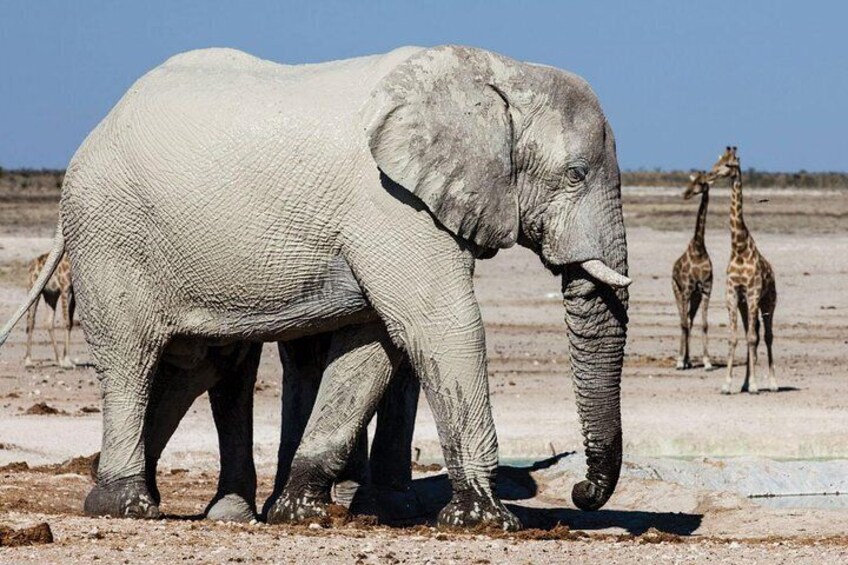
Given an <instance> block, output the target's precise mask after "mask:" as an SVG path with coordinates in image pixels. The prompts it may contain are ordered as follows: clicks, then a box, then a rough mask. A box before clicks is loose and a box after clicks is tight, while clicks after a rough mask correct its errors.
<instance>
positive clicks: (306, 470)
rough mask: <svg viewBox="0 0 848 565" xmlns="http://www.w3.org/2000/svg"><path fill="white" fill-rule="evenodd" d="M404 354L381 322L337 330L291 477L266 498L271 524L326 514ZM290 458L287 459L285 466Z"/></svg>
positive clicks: (333, 335)
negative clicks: (333, 489) (336, 483)
mask: <svg viewBox="0 0 848 565" xmlns="http://www.w3.org/2000/svg"><path fill="white" fill-rule="evenodd" d="M398 357H399V352H398V351H397V350H396V349H395V348H394V346H393V345H392V344H391V342H390V340H389V338H388V335H387V334H386V332H385V329H383V328H382V326H380V325H378V324H374V325H369V326H356V327H349V328H344V329H342V330H339V331H337V332H335V333H334V334H332V337H331V341H330V344H329V349H328V350H327V367H326V369H325V370H324V374H323V379H322V380H321V384H320V387H319V389H318V394H317V398H316V399H315V407H314V409H312V412H311V416H310V417H309V421H308V423H307V425H306V430H305V431H304V434H303V439H302V441H301V442H300V445H299V446H298V448H297V451H296V453H295V456H294V460H293V461H292V464H291V470H290V473H289V477H288V481H287V483H286V486H285V488H284V489H283V491H282V493H281V494H280V495H279V497H273V496H272V498H271V499H269V500H268V502H267V503H266V508H267V509H268V512H267V520H268V523H272V524H273V523H280V522H297V521H301V520H305V519H308V518H311V517H314V516H322V515H324V514H325V513H326V506H327V505H328V504H329V503H330V502H331V497H330V488H331V486H332V484H333V482H334V481H335V480H336V479H337V478H339V477H340V475H341V474H342V472H343V471H344V470H345V467H346V465H347V464H348V461H349V460H350V456H351V453H352V451H353V450H354V448H355V447H356V446H357V445H358V444H360V443H361V437H362V435H361V434H362V432H363V431H364V429H365V426H366V425H367V423H368V421H369V420H370V419H371V417H372V416H373V415H374V411H375V410H376V408H377V403H378V402H379V400H380V398H381V397H382V396H383V393H384V391H385V389H386V386H387V385H388V383H389V380H390V378H391V375H392V373H393V369H394V364H395V363H396V362H397V358H398ZM284 396H285V393H284ZM281 453H282V448H281ZM284 463H285V462H284V461H282V460H281V462H280V464H281V466H282V465H283V464H284Z"/></svg>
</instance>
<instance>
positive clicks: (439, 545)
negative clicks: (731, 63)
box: [0, 188, 848, 563]
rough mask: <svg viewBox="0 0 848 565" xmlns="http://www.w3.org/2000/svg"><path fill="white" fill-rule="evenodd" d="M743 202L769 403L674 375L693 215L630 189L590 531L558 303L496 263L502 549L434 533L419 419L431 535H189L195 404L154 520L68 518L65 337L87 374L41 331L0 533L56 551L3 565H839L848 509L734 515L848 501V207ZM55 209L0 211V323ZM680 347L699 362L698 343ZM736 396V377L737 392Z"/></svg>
mask: <svg viewBox="0 0 848 565" xmlns="http://www.w3.org/2000/svg"><path fill="white" fill-rule="evenodd" d="M711 194H712V196H713V198H712V199H711V200H712V201H711V206H710V209H711V214H710V217H709V220H708V226H707V246H708V249H709V251H710V253H711V255H712V258H713V263H714V265H715V270H716V284H715V289H716V290H715V291H714V295H713V300H712V304H711V308H710V318H711V321H712V325H711V329H712V331H711V335H712V342H711V351H712V353H713V358H714V361H723V360H724V359H723V358H724V356H725V355H726V351H727V344H726V337H727V335H726V334H727V313H726V309H725V307H724V299H723V293H722V290H721V289H722V288H723V284H724V274H723V273H724V266H725V264H726V261H727V257H728V254H729V253H728V247H729V239H728V238H729V235H728V233H727V231H726V225H727V219H726V211H727V209H728V197H727V194H726V193H725V192H723V191H722V189H719V188H716V189H714V191H713V193H711ZM745 196H746V220H747V222H748V224H749V227H750V228H751V230H752V232H753V233H754V236H755V238H756V240H757V243H758V245H759V247H760V249H761V251H762V252H763V254H764V255H765V256H766V257H767V258H768V259H769V261H770V262H771V263H772V264H773V266H774V268H775V271H776V274H777V284H778V307H777V312H776V323H775V353H776V359H777V375H778V379H779V381H780V385H781V387H782V389H781V392H779V393H776V394H775V393H764V394H760V395H759V396H750V395H747V394H735V395H732V396H729V397H728V396H721V395H719V394H718V391H719V388H720V385H721V381H722V379H723V377H724V372H723V370H722V369H719V370H717V371H714V372H704V371H703V370H702V369H701V368H698V367H696V368H695V369H692V370H689V371H683V372H677V371H675V370H674V354H675V351H676V348H677V340H678V331H679V330H678V328H677V324H678V323H677V315H676V312H675V306H674V300H673V297H672V293H671V287H670V284H671V283H670V272H671V265H672V263H673V261H674V259H675V258H676V257H677V256H678V255H679V254H680V253H682V251H683V250H684V249H685V247H686V244H687V243H688V240H689V238H690V237H691V230H692V228H693V227H694V226H693V222H694V214H695V209H696V206H695V205H692V204H691V203H686V202H684V201H683V200H682V199H681V198H680V197H679V194H678V192H677V191H673V190H659V189H657V190H648V189H625V215H626V221H627V222H628V237H629V243H630V257H631V275H632V277H633V278H634V280H635V281H636V282H635V283H634V285H633V287H632V295H631V296H632V307H631V320H632V325H631V330H630V338H629V343H628V351H627V358H626V361H625V371H624V376H623V384H622V388H623V391H622V394H623V397H622V411H623V423H624V433H625V453H624V457H625V465H624V469H623V474H622V479H621V481H620V483H619V487H618V489H617V491H616V494H615V495H614V496H613V498H612V499H611V500H610V502H609V503H608V504H607V506H606V507H605V508H604V509H603V510H601V511H598V512H592V513H586V512H580V511H578V510H575V509H574V507H573V505H572V504H571V502H570V490H571V485H572V484H573V482H574V480H575V479H576V478H577V477H579V476H580V475H581V474H582V470H583V469H582V466H583V462H582V456H581V454H580V451H581V438H580V434H579V428H578V425H577V419H576V413H575V408H574V398H573V393H572V391H571V386H570V383H569V381H568V378H567V371H568V358H567V354H566V348H567V344H566V343H565V339H564V335H563V331H562V326H561V324H562V308H561V305H560V300H559V296H558V290H559V285H558V284H557V283H556V281H555V280H554V279H553V278H552V277H550V276H549V275H546V274H545V272H544V271H543V270H542V268H541V266H540V265H539V264H538V259H536V258H535V257H534V256H532V255H531V254H529V253H527V252H525V251H522V250H510V251H507V252H504V253H501V254H499V255H498V257H496V258H494V259H492V260H490V261H485V262H481V263H480V264H479V267H478V272H477V275H476V288H477V293H478V297H479V298H480V302H481V304H482V309H483V316H484V319H485V321H486V325H487V336H488V340H487V341H488V348H489V355H490V359H491V361H490V368H489V369H490V384H491V389H492V402H493V406H494V413H495V420H496V424H497V427H498V435H499V440H500V446H501V458H502V461H501V464H502V467H501V470H500V473H499V483H498V489H499V493H500V495H501V496H502V497H503V498H504V499H505V500H506V501H507V503H508V504H509V505H510V506H511V508H513V509H514V510H515V511H516V512H517V513H518V514H519V515H520V516H521V518H522V519H523V521H524V523H525V524H526V525H528V526H529V527H531V528H532V529H530V530H527V531H525V532H521V533H519V534H509V535H507V534H503V533H500V532H486V531H483V532H470V533H467V532H466V533H462V532H440V531H437V530H435V529H434V528H432V521H433V519H434V517H435V515H436V512H437V511H438V508H439V506H440V505H441V504H444V502H446V500H447V497H448V496H449V491H448V485H447V482H446V479H445V477H444V474H443V473H442V471H441V469H440V465H439V464H440V463H441V456H440V453H439V449H438V440H437V436H436V431H435V426H434V424H433V421H432V417H431V415H430V413H429V411H428V409H427V407H426V405H425V404H422V406H421V410H420V414H419V425H418V427H417V430H416V437H415V442H414V443H415V447H416V448H417V449H418V450H419V454H420V455H419V456H420V462H421V463H422V465H419V466H416V473H415V476H416V481H415V488H416V490H417V491H418V492H419V495H420V496H421V497H423V498H424V499H425V500H427V502H428V513H427V515H425V516H422V517H418V518H416V519H414V520H412V521H411V522H410V523H407V524H405V525H403V526H400V525H394V526H369V525H363V523H362V522H353V523H347V524H344V523H341V522H337V523H336V524H330V525H329V527H325V526H326V524H325V525H320V524H316V525H314V526H306V525H304V526H296V527H294V526H291V527H280V526H273V527H272V526H266V525H264V524H254V525H233V524H216V523H209V522H207V521H201V520H198V519H197V517H198V515H199V514H200V512H201V511H202V510H203V508H204V507H205V505H206V503H207V501H208V498H209V497H210V496H212V494H213V492H214V489H215V482H216V479H217V444H216V439H215V432H214V428H213V425H212V419H211V414H210V411H209V408H208V402H207V400H206V398H205V397H202V398H201V399H199V400H198V402H197V403H196V404H195V406H194V407H193V408H192V410H191V411H190V413H189V414H188V416H187V417H186V420H185V421H184V422H183V424H182V425H181V427H180V429H179V430H178V431H177V433H176V435H175V436H174V438H173V440H172V442H171V444H170V445H169V446H168V448H167V450H166V452H165V454H164V458H163V462H162V465H161V469H162V470H161V478H160V484H161V487H162V492H163V505H162V510H163V511H164V512H165V513H167V515H168V517H167V518H166V519H164V520H158V521H152V522H139V521H127V520H113V519H91V518H86V517H84V516H82V512H81V509H82V500H83V498H84V496H85V494H86V493H87V491H88V489H89V488H90V486H91V483H90V479H89V478H88V462H87V460H85V459H84V457H85V456H88V455H90V454H92V453H94V452H96V451H97V450H98V449H99V441H100V414H99V413H98V407H99V395H98V389H97V386H96V383H95V377H94V373H93V371H92V369H91V368H90V367H87V366H85V365H84V363H85V362H87V360H88V355H87V352H86V350H85V345H84V344H83V342H82V339H81V335H80V333H79V332H78V331H75V335H74V343H73V357H76V358H77V360H78V361H79V362H80V363H83V366H81V367H79V368H77V369H75V370H73V371H62V370H61V369H59V368H58V367H56V366H54V365H52V364H51V363H50V362H49V358H50V357H51V356H52V351H51V348H50V346H49V344H48V342H47V335H46V332H43V331H42V332H40V333H39V334H38V339H37V341H38V343H37V345H36V348H35V357H36V358H37V359H40V360H43V361H42V362H41V363H40V364H39V365H38V366H37V367H35V368H33V369H30V370H25V369H24V368H23V366H22V364H21V359H22V358H23V352H24V346H25V335H24V331H23V327H22V326H21V327H19V328H18V329H17V330H16V331H15V332H14V333H13V335H12V337H11V338H10V341H9V343H8V344H7V345H6V346H5V347H4V348H3V350H2V351H0V532H2V531H3V528H13V529H19V528H24V527H27V526H33V525H36V524H38V523H41V522H46V523H48V524H49V526H50V529H51V531H52V535H53V538H54V541H53V543H48V544H40V545H30V546H20V547H3V546H0V563H26V562H34V563H58V562H61V563H69V562H94V561H97V562H103V563H147V562H156V563H158V562H170V563H176V562H205V563H228V562H234V563H238V562H271V563H309V562H316V563H355V562H362V563H426V562H428V561H429V562H433V563H437V562H438V563H442V562H444V563H449V562H456V563H501V562H507V563H557V562H576V563H580V562H609V563H632V562H636V561H663V562H693V563H701V562H728V563H760V562H774V563H812V562H818V563H839V562H848V536H846V526H845V524H846V523H848V520H846V518H848V501H847V500H846V497H844V496H842V497H789V498H774V499H762V500H760V499H750V498H748V495H751V494H791V493H798V492H801V491H803V492H807V493H811V492H826V491H827V492H829V491H834V490H839V489H842V492H845V491H848V484H846V483H848V434H846V433H845V430H846V429H848V410H846V408H848V378H846V377H848V368H846V364H845V358H846V352H848V318H846V312H848V293H846V292H845V290H844V286H845V281H846V280H848V221H845V220H846V219H848V192H845V191H833V192H817V193H815V194H812V195H811V194H808V193H802V192H799V191H791V190H780V191H755V190H746V192H745ZM4 205H5V204H0V208H2V207H3V206H4ZM51 207H53V208H55V202H53V201H50V200H44V199H39V200H37V201H34V202H33V203H32V205H31V207H30V208H32V210H30V211H31V213H29V214H24V215H19V216H16V215H6V214H3V211H2V210H0V218H2V219H3V222H0V319H3V320H5V319H6V318H7V317H8V316H9V315H10V314H11V312H12V310H13V309H14V308H15V306H16V305H17V304H18V303H19V302H20V301H21V300H22V299H23V296H24V292H25V290H24V288H23V284H24V283H23V281H24V280H25V279H26V275H25V268H24V267H23V265H24V264H25V261H26V260H28V259H30V258H32V257H34V256H35V255H37V254H39V253H41V252H43V251H44V250H45V249H47V248H48V247H49V243H50V242H49V240H50V235H51V233H52V227H51V226H50V224H49V218H50V217H51ZM52 213H55V212H52ZM16 218H17V219H16ZM40 314H41V316H40V319H41V320H43V319H44V316H45V314H44V312H43V311H42V312H41V313H40ZM693 333H694V334H695V337H694V339H693V344H692V349H693V351H696V352H697V351H700V341H699V339H700V336H699V332H697V331H696V332H693ZM740 350H741V348H740ZM740 356H741V352H740ZM739 361H742V359H741V357H739V358H738V359H737V362H739ZM741 376H742V372H741V370H740V371H738V372H737V378H736V381H735V387H736V388H738V387H739V386H740V385H741ZM279 377H280V376H279V366H278V362H277V360H276V352H275V350H274V348H272V347H267V348H266V351H265V355H264V356H263V361H262V365H261V368H260V375H259V379H260V381H259V383H258V385H257V392H256V395H257V403H256V449H255V453H256V459H257V463H258V469H259V474H260V487H259V501H260V503H261V501H263V500H264V497H265V496H267V495H268V493H269V492H270V489H271V485H272V477H273V471H274V467H273V465H274V463H273V462H274V457H275V454H276V448H277V434H278V426H279V414H278V410H279V408H278V407H279V398H278V397H279V391H280V383H279ZM573 452H577V453H576V454H574V453H573ZM553 454H556V455H557V456H556V457H552V455H553ZM73 458H77V459H73ZM69 460H70V461H69ZM66 462H67V463H66ZM24 463H25V464H24ZM558 524H559V525H558ZM2 539H6V538H5V537H3V536H0V540H2Z"/></svg>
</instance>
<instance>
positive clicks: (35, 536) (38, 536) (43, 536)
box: [0, 522, 53, 547]
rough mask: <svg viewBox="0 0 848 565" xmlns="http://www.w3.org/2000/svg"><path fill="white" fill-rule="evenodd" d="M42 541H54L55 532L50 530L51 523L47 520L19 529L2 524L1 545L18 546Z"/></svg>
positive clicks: (0, 531) (0, 532)
mask: <svg viewBox="0 0 848 565" xmlns="http://www.w3.org/2000/svg"><path fill="white" fill-rule="evenodd" d="M41 543H53V532H52V531H51V530H50V525H49V524H47V522H42V523H40V524H36V525H35V526H32V527H29V528H21V529H19V530H14V529H12V528H7V527H5V526H0V547H17V546H21V545H36V544H41Z"/></svg>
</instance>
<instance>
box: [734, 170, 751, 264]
mask: <svg viewBox="0 0 848 565" xmlns="http://www.w3.org/2000/svg"><path fill="white" fill-rule="evenodd" d="M732 180H733V189H732V191H731V193H730V237H731V249H732V250H733V251H740V250H743V249H745V248H746V247H748V240H749V238H750V237H749V234H748V228H747V227H746V226H745V218H744V217H743V215H742V173H741V171H737V172H736V174H735V175H733V177H732Z"/></svg>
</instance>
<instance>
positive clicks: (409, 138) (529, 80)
mask: <svg viewBox="0 0 848 565" xmlns="http://www.w3.org/2000/svg"><path fill="white" fill-rule="evenodd" d="M363 116H364V119H365V124H366V133H367V136H368V144H369V147H370V150H371V154H372V156H373V158H374V160H375V161H376V163H377V165H378V166H379V168H380V170H381V171H382V172H383V173H384V174H385V175H386V176H388V177H389V178H390V179H391V180H392V181H394V182H395V183H397V184H399V185H401V186H402V187H404V188H405V189H406V190H408V191H410V192H411V193H412V194H414V195H415V196H417V197H418V198H419V199H420V200H421V201H422V202H423V203H424V205H425V206H427V207H428V208H429V210H430V211H431V212H432V214H433V216H434V217H435V218H436V219H437V220H438V221H439V222H440V223H441V224H442V225H443V226H444V227H445V228H447V229H448V230H450V231H451V232H453V233H454V234H455V235H457V236H458V237H460V238H462V239H464V240H466V241H468V242H471V243H473V244H474V245H476V246H477V247H478V248H479V249H480V250H481V251H482V252H487V251H488V252H490V253H491V252H494V251H496V250H497V249H499V248H506V247H510V246H512V245H513V244H515V243H516V242H519V243H520V244H522V245H524V246H526V247H529V248H531V249H533V250H534V251H535V252H536V253H537V254H538V255H539V256H540V257H541V259H542V261H543V263H544V264H545V265H546V266H547V267H548V268H549V269H550V270H551V271H553V272H554V273H556V274H559V275H561V276H562V292H563V298H564V304H565V320H566V325H567V327H568V336H569V343H570V351H571V364H572V370H573V375H574V386H575V392H576V397H577V407H578V412H579V415H580V419H581V421H582V426H583V435H584V444H585V446H586V456H587V461H588V473H587V477H586V480H585V481H581V482H580V483H578V484H577V485H575V487H574V491H573V493H572V498H573V500H574V502H575V504H576V505H577V506H578V507H580V508H582V509H585V510H594V509H597V508H600V507H601V506H602V505H603V504H604V503H605V502H606V501H607V500H608V499H609V497H610V495H611V494H612V492H613V490H614V489H615V485H616V482H617V481H618V476H619V471H620V467H621V448H622V445H621V415H620V403H619V396H620V380H621V367H622V360H623V356H624V344H625V337H626V326H627V302H628V294H627V290H626V287H627V285H628V284H629V283H630V280H629V279H628V278H627V276H626V275H627V244H626V241H625V233H624V221H623V218H622V213H621V180H620V175H619V169H618V162H617V159H616V152H615V142H614V140H613V135H612V130H611V129H610V126H609V124H608V123H607V121H606V118H605V117H604V114H603V112H602V111H601V107H600V105H599V103H598V100H597V97H596V96H595V94H594V93H593V92H592V90H591V88H590V87H589V85H588V84H587V83H586V82H585V81H584V80H583V79H581V78H579V77H577V76H575V75H572V74H569V73H566V72H563V71H560V70H557V69H554V68H551V67H544V66H539V65H530V64H526V63H520V62H517V61H514V60H511V59H507V58H505V57H502V56H500V55H496V54H493V53H489V52H486V51H482V50H478V49H471V48H465V47H454V46H445V47H436V48H432V49H425V50H423V51H420V52H418V53H417V54H415V55H413V56H412V57H411V58H409V59H407V60H406V61H405V62H404V63H402V64H400V65H399V66H398V67H396V68H395V69H394V70H392V71H391V72H390V73H389V74H388V75H386V76H385V77H384V78H383V79H382V80H381V82H380V83H379V84H378V85H377V87H376V89H375V91H374V93H373V94H372V97H371V99H370V100H369V101H368V102H367V104H366V105H365V108H364V112H363Z"/></svg>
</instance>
